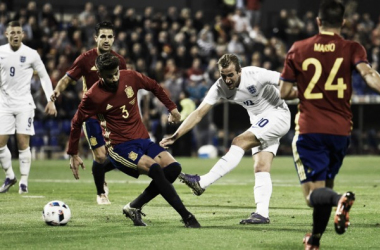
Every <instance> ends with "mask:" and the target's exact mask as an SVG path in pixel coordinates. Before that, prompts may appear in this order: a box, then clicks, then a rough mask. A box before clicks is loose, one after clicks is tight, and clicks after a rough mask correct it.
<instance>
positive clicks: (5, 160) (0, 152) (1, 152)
mask: <svg viewBox="0 0 380 250" xmlns="http://www.w3.org/2000/svg"><path fill="white" fill-rule="evenodd" d="M0 164H1V166H2V167H3V169H4V171H5V178H9V179H11V180H13V179H14V178H15V173H14V172H13V168H12V155H11V151H9V149H8V147H7V146H4V147H2V148H0Z"/></svg>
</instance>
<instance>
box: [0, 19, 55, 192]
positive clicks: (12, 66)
mask: <svg viewBox="0 0 380 250" xmlns="http://www.w3.org/2000/svg"><path fill="white" fill-rule="evenodd" d="M5 36H6V37H7V39H8V44H5V45H2V46H0V164H1V166H2V167H3V169H4V170H5V181H4V184H3V185H2V186H1V187H0V193H5V192H7V191H8V190H9V188H10V187H11V186H13V185H14V184H16V183H17V179H16V176H15V173H14V172H13V169H12V161H11V160H12V156H11V152H10V151H9V149H8V147H7V142H8V139H9V136H10V135H11V134H14V133H15V132H16V137H17V147H18V150H19V161H20V173H21V179H20V183H19V193H20V194H24V193H28V176H29V172H30V166H31V158H32V157H31V152H30V147H29V142H30V136H31V135H34V127H33V118H34V109H35V108H36V105H35V104H34V101H33V97H32V94H31V92H30V85H31V78H32V76H33V71H36V72H37V73H38V76H39V77H40V80H41V86H42V88H43V90H44V92H45V96H46V98H47V100H48V103H47V105H46V108H45V112H46V113H47V114H49V115H54V116H56V115H57V110H56V108H55V106H54V103H53V102H51V101H50V95H51V93H53V87H52V83H51V81H50V78H49V75H48V73H47V72H46V69H45V66H44V64H43V62H42V60H41V58H40V56H39V55H38V53H37V51H36V50H34V49H31V48H29V47H28V46H26V45H25V44H23V43H22V39H23V37H24V32H23V30H22V27H21V25H20V23H19V22H17V21H12V22H10V23H8V26H7V29H6V31H5Z"/></svg>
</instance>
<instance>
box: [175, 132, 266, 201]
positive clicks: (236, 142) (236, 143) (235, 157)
mask: <svg viewBox="0 0 380 250" xmlns="http://www.w3.org/2000/svg"><path fill="white" fill-rule="evenodd" d="M259 143H260V142H259V141H258V140H257V138H256V136H255V135H254V134H252V133H251V132H249V131H245V132H244V133H242V134H240V135H238V136H237V137H235V138H234V139H233V140H232V145H231V147H230V149H229V150H228V152H227V154H225V155H224V156H223V157H222V158H220V160H219V161H217V162H216V163H215V165H214V166H213V167H212V168H211V169H210V171H209V172H208V173H207V174H204V175H202V176H198V175H191V174H185V173H181V174H180V176H179V179H180V180H181V182H183V183H185V184H186V185H187V186H188V187H190V189H191V190H192V191H193V193H194V194H195V195H201V194H202V193H203V192H204V191H205V189H206V188H207V187H208V186H210V185H211V184H213V183H214V182H216V181H217V180H219V179H220V178H222V177H223V176H225V175H226V174H228V173H229V172H230V171H231V170H232V169H234V168H235V167H236V166H237V165H238V164H239V162H240V161H241V159H242V158H243V156H244V152H245V151H246V150H248V149H250V148H252V147H254V146H257V145H259Z"/></svg>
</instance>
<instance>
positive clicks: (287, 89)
mask: <svg viewBox="0 0 380 250" xmlns="http://www.w3.org/2000/svg"><path fill="white" fill-rule="evenodd" d="M280 95H281V99H284V100H293V99H296V98H297V97H298V90H297V87H294V86H293V83H292V82H287V81H283V80H280Z"/></svg>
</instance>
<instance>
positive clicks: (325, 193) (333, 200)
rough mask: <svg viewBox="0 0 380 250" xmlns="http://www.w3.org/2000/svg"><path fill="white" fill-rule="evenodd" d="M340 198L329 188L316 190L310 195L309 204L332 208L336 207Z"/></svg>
mask: <svg viewBox="0 0 380 250" xmlns="http://www.w3.org/2000/svg"><path fill="white" fill-rule="evenodd" d="M341 197H342V196H341V195H339V194H337V193H336V192H335V191H334V190H332V189H331V188H326V187H324V188H317V189H315V190H314V191H313V192H312V193H311V194H310V204H311V206H312V207H315V206H332V207H335V206H337V205H338V202H339V200H340V198H341Z"/></svg>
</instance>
